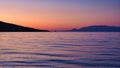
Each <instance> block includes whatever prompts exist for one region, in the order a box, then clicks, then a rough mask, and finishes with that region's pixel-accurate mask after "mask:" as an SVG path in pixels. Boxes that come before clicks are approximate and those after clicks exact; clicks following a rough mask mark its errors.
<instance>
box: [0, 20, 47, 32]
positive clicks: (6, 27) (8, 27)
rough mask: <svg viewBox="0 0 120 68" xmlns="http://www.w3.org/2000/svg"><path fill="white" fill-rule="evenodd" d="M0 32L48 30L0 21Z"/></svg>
mask: <svg viewBox="0 0 120 68" xmlns="http://www.w3.org/2000/svg"><path fill="white" fill-rule="evenodd" d="M0 32H49V31H48V30H39V29H35V28H30V27H24V26H20V25H16V24H11V23H6V22H3V21H0Z"/></svg>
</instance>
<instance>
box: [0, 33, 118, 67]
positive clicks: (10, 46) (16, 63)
mask: <svg viewBox="0 0 120 68" xmlns="http://www.w3.org/2000/svg"><path fill="white" fill-rule="evenodd" d="M119 36H120V33H117V32H116V33H112V32H111V33H109V32H106V33H102V32H98V33H94V32H91V33H90V32H89V33H87V32H71V33H70V32H58V33H55V32H51V33H50V32H48V33H39V32H37V33H34V32H28V33H27V32H26V33H24V32H23V33H22V32H21V33H17V32H14V33H7V32H3V33H0V66H1V67H0V68H21V67H22V68H40V67H41V68H98V67H99V68H119V67H120V59H119V58H120V54H119V53H120V37H119Z"/></svg>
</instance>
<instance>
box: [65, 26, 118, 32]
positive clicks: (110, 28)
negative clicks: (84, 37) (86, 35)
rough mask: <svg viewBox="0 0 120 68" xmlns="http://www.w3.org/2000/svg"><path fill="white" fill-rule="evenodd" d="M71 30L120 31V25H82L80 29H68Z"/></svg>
mask: <svg viewBox="0 0 120 68" xmlns="http://www.w3.org/2000/svg"><path fill="white" fill-rule="evenodd" d="M67 31H70V32H120V27H117V26H107V25H93V26H87V27H82V28H79V29H76V28H74V29H72V30H67Z"/></svg>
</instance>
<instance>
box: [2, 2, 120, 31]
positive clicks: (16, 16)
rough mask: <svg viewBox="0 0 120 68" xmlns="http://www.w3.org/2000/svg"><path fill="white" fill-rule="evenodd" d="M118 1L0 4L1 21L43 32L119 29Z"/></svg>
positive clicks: (119, 10) (119, 12) (119, 3)
mask: <svg viewBox="0 0 120 68" xmlns="http://www.w3.org/2000/svg"><path fill="white" fill-rule="evenodd" d="M119 6H120V0H0V9H1V10H0V21H5V22H10V23H13V24H18V25H22V26H27V27H33V28H37V29H46V30H68V29H72V28H81V27H85V26H91V25H110V26H120V8H119Z"/></svg>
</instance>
